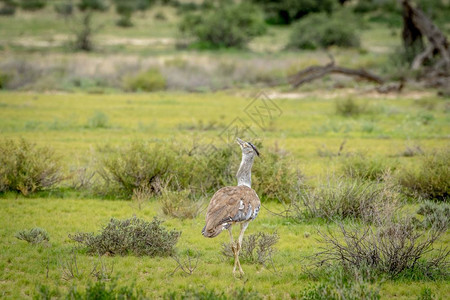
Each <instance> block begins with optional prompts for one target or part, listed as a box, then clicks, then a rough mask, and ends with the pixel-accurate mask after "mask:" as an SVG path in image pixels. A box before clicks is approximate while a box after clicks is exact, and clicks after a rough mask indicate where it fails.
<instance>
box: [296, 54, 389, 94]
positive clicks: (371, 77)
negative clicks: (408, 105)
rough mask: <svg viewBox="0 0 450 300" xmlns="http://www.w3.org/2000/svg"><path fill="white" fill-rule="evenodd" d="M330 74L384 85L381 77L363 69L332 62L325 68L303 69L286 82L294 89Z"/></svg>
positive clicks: (312, 67)
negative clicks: (337, 64)
mask: <svg viewBox="0 0 450 300" xmlns="http://www.w3.org/2000/svg"><path fill="white" fill-rule="evenodd" d="M330 73H335V74H343V75H348V76H354V77H359V78H362V79H365V80H368V81H372V82H376V83H378V84H383V83H384V80H383V79H382V78H381V77H379V76H377V75H375V74H373V73H370V72H368V71H366V70H364V69H350V68H345V67H341V66H336V65H335V63H334V60H333V61H332V62H331V63H329V64H327V65H325V66H311V67H308V68H306V69H303V70H301V71H299V72H298V73H296V74H294V75H292V76H289V78H288V81H289V83H290V84H291V85H292V86H293V87H294V88H296V87H299V86H300V85H302V84H304V83H307V82H311V81H313V80H316V79H319V78H321V77H323V76H325V75H327V74H330Z"/></svg>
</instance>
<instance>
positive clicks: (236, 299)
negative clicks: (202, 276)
mask: <svg viewBox="0 0 450 300" xmlns="http://www.w3.org/2000/svg"><path fill="white" fill-rule="evenodd" d="M163 299H167V300H178V299H180V300H181V299H192V300H194V299H202V300H257V299H264V298H263V296H262V295H260V294H258V293H257V292H253V291H251V290H247V289H245V288H242V289H238V288H237V289H235V290H232V291H230V292H227V293H225V292H219V291H216V290H215V289H210V288H202V289H192V288H188V289H185V290H183V291H182V292H174V291H168V292H166V293H165V294H164V296H163Z"/></svg>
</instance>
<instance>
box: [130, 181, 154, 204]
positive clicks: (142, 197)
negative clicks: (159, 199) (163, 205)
mask: <svg viewBox="0 0 450 300" xmlns="http://www.w3.org/2000/svg"><path fill="white" fill-rule="evenodd" d="M151 196H152V188H151V187H150V186H149V185H147V184H144V185H142V186H140V187H138V188H135V189H134V190H133V196H132V197H131V200H132V201H133V202H134V203H135V204H136V205H137V208H138V209H139V210H141V209H142V206H144V204H145V203H146V202H147V201H148V200H150V197H151Z"/></svg>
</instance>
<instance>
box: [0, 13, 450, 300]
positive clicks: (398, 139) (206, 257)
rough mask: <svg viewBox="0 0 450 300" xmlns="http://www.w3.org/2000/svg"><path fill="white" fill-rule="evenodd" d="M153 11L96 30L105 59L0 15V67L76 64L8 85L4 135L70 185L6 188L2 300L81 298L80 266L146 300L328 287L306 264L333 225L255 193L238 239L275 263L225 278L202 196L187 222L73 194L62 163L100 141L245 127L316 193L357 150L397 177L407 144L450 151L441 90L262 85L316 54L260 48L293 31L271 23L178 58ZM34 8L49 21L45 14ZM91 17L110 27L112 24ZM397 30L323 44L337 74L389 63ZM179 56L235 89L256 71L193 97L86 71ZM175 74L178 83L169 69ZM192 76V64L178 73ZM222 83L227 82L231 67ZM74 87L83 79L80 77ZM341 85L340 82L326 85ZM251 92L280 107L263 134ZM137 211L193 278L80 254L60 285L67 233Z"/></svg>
mask: <svg viewBox="0 0 450 300" xmlns="http://www.w3.org/2000/svg"><path fill="white" fill-rule="evenodd" d="M159 10H164V12H165V13H166V15H167V20H165V21H158V20H154V19H152V18H150V17H148V15H146V16H137V17H136V20H135V27H134V29H117V28H116V27H115V26H114V25H113V24H109V23H107V24H106V25H105V27H104V29H103V31H102V33H101V34H99V35H98V39H97V41H98V43H99V49H100V50H99V51H98V52H94V53H92V54H73V53H67V52H65V50H64V46H63V44H61V43H59V42H58V41H59V39H60V40H65V39H67V32H66V30H67V29H66V28H67V27H66V26H64V22H65V21H64V20H61V19H56V18H37V17H36V16H35V15H34V13H24V12H21V13H20V14H19V15H18V16H16V17H15V18H14V19H6V18H0V36H1V43H2V49H1V53H2V56H3V58H2V59H1V61H0V63H3V64H4V65H8V62H9V63H10V62H15V61H21V62H24V64H31V65H33V64H34V63H36V64H38V63H39V62H42V64H43V65H45V63H46V62H47V63H49V64H50V63H51V62H55V61H64V62H66V64H65V67H67V66H69V67H67V69H68V70H69V71H68V72H70V70H72V71H73V72H74V73H77V71H76V70H79V72H78V73H77V74H76V75H74V76H72V77H71V75H70V74H69V75H67V76H65V77H64V78H69V79H67V80H62V81H61V80H59V78H58V73H54V72H48V73H45V72H41V73H38V74H39V75H36V76H42V77H43V78H45V79H46V80H41V81H37V80H35V79H33V80H31V79H30V84H28V83H26V84H23V83H17V84H18V85H20V86H21V88H19V91H2V92H1V93H0V133H1V138H2V139H5V138H12V139H19V138H24V139H25V140H28V141H31V142H34V143H36V144H37V145H38V146H50V147H52V148H53V149H55V151H56V154H57V155H59V156H60V157H61V158H62V161H63V165H64V166H65V169H64V174H65V176H66V179H65V180H64V181H63V182H61V183H60V184H59V186H58V187H57V188H54V189H51V190H49V191H44V192H40V193H37V194H33V195H30V196H26V197H25V196H23V195H21V194H17V193H11V192H9V193H5V194H2V197H1V199H0V206H1V209H0V239H1V243H0V297H2V298H17V299H18V298H31V297H33V296H35V295H36V294H37V293H38V289H39V287H40V286H42V285H45V286H47V287H48V288H49V289H51V290H58V291H59V295H63V294H64V292H65V291H67V290H69V289H70V288H71V287H73V286H76V287H77V288H78V289H82V288H83V287H85V286H86V285H88V283H90V282H93V281H94V280H95V278H94V277H93V276H92V274H91V271H92V269H93V267H94V266H95V265H96V264H97V265H98V264H99V261H100V260H101V261H103V263H105V264H106V265H107V266H111V265H113V270H112V271H111V276H112V277H115V278H117V284H118V285H119V286H122V285H133V284H134V285H135V286H136V287H138V288H140V289H142V290H143V291H144V293H145V294H146V296H148V297H150V298H159V297H163V296H164V295H167V292H170V291H173V292H180V293H181V292H183V291H185V290H186V289H190V288H191V289H194V290H205V289H206V290H210V289H214V290H215V291H218V292H222V291H223V292H225V293H226V294H229V293H232V292H233V291H235V290H236V289H238V290H239V289H242V288H245V289H246V290H251V291H255V292H257V293H259V294H260V295H262V296H263V297H265V298H270V299H278V298H300V297H301V295H302V292H303V291H304V290H305V289H307V288H309V287H311V286H315V285H317V284H319V283H320V282H321V281H324V280H325V279H326V277H327V273H326V272H327V271H326V270H316V272H317V273H316V274H315V275H316V276H311V274H310V273H311V271H310V270H309V271H307V269H308V265H309V264H310V263H311V262H310V261H309V258H308V256H309V255H312V254H314V253H316V252H317V251H319V249H320V248H319V247H320V246H321V243H320V236H319V235H318V233H317V230H321V231H325V230H327V229H330V230H331V231H336V230H337V225H336V224H335V223H334V222H327V221H325V220H323V219H320V218H312V219H304V220H293V219H290V218H283V217H281V216H279V215H275V214H273V212H281V211H283V210H284V209H285V206H283V205H282V204H280V203H278V202H277V201H276V200H270V201H264V200H265V199H263V204H264V207H263V208H262V209H261V212H260V214H259V216H258V217H257V219H256V220H255V221H253V222H252V223H251V224H250V226H249V229H248V230H247V235H249V234H252V233H256V232H260V231H262V232H267V233H274V232H277V234H278V235H279V237H280V239H279V242H278V243H277V244H276V245H275V248H276V252H275V254H274V255H273V257H272V259H273V264H270V265H266V266H262V265H258V264H249V263H245V262H244V263H243V268H244V271H245V272H246V275H245V277H244V278H243V279H236V278H234V277H233V276H232V273H231V271H232V267H233V265H232V261H231V260H229V259H226V258H224V256H223V255H222V254H221V250H222V243H226V242H228V241H229V238H228V234H226V233H222V234H221V235H219V236H218V237H217V238H215V239H205V238H204V237H203V236H202V235H201V229H202V228H203V225H204V214H205V209H206V206H207V203H206V202H205V203H203V205H202V211H201V213H200V214H199V215H198V216H197V217H195V218H193V219H184V220H181V219H177V218H171V217H168V216H166V215H164V214H163V213H162V207H161V203H160V201H159V198H158V197H152V198H151V199H150V200H149V201H146V202H145V203H144V204H143V206H142V207H141V208H138V206H137V204H136V203H135V202H134V201H129V199H115V200H109V199H104V198H102V197H100V196H98V195H96V194H95V193H88V194H86V193H83V192H80V191H78V190H76V189H73V188H71V187H72V181H73V180H74V179H73V176H71V174H72V173H73V170H76V169H78V168H80V167H84V166H88V167H89V168H90V167H92V168H94V166H95V164H96V163H97V160H98V155H99V154H98V153H99V152H101V151H99V150H98V149H100V148H105V147H117V146H119V147H123V146H127V145H130V144H131V143H133V142H135V141H145V142H148V143H149V145H153V144H161V143H164V144H171V145H175V144H178V145H184V146H187V147H189V146H190V145H193V144H195V143H203V144H209V143H212V144H214V145H221V144H223V140H222V139H221V137H223V132H224V131H225V132H227V129H229V128H230V127H229V126H230V124H232V122H233V121H234V120H235V119H236V118H240V120H242V121H243V122H244V123H245V124H247V125H249V126H250V127H251V129H252V131H253V134H252V135H250V137H251V138H253V139H254V140H256V141H258V142H259V143H260V144H262V145H263V148H262V149H261V153H262V155H261V158H257V159H256V160H255V164H259V163H261V161H263V160H264V159H265V158H264V154H265V151H264V150H265V149H269V148H278V149H284V150H286V151H287V152H289V153H291V155H292V157H293V158H295V161H296V164H297V165H296V166H295V167H296V168H298V169H299V170H300V171H301V173H302V175H303V177H302V178H303V180H304V182H305V183H306V184H308V185H311V186H317V185H321V184H323V183H324V182H325V181H326V180H327V177H328V176H330V175H332V174H339V175H340V172H341V168H342V165H343V164H344V162H345V160H346V159H347V156H348V155H352V154H355V153H364V155H365V156H366V157H368V158H381V159H382V160H383V161H384V162H385V163H386V164H387V165H392V166H394V165H395V166H397V167H396V168H397V169H401V168H406V167H414V166H415V165H420V162H421V161H422V160H423V156H422V155H419V154H418V155H413V156H409V155H404V153H405V150H406V149H407V148H414V147H416V148H417V147H420V149H421V152H423V153H433V152H434V151H448V149H449V141H448V137H449V132H450V123H449V111H450V107H449V103H448V99H445V98H442V97H439V96H437V95H436V91H435V90H433V89H424V88H418V87H415V86H407V87H406V88H405V90H404V91H403V92H402V93H400V94H395V93H394V94H387V95H383V94H378V93H376V92H375V91H373V89H372V87H371V86H370V85H366V84H364V83H360V82H358V83H354V82H353V81H351V80H350V81H349V80H346V79H343V78H341V77H337V78H326V79H325V80H323V81H319V82H317V83H313V84H311V85H309V86H306V87H303V88H301V89H298V90H291V89H290V88H289V87H287V86H282V87H274V88H271V87H267V86H264V85H261V82H266V81H269V82H271V80H272V79H273V78H272V77H271V73H272V72H275V73H277V75H276V76H275V78H280V77H282V76H284V75H286V74H290V73H292V72H293V70H292V68H294V69H298V68H301V67H305V66H308V65H310V64H312V63H314V62H317V63H319V62H325V61H327V56H326V54H325V53H316V52H308V51H302V52H288V51H286V52H275V53H271V51H278V50H280V49H281V48H282V47H278V46H277V45H280V44H283V41H284V40H286V37H287V34H288V32H287V31H288V29H287V28H278V27H273V28H270V29H269V33H268V34H266V35H265V36H263V37H260V38H257V39H256V40H254V41H253V42H252V43H251V45H250V49H251V50H241V51H234V50H232V51H219V53H213V52H208V51H205V52H194V51H189V50H183V51H180V50H176V49H175V47H174V43H175V42H174V38H175V36H176V26H175V25H174V22H175V21H174V20H176V15H175V14H174V12H172V11H170V10H168V9H167V8H159V7H157V8H155V9H153V10H151V12H148V13H147V14H149V15H151V14H153V13H155V12H157V11H159ZM166 10H167V11H166ZM45 13H46V14H48V15H51V11H50V10H49V11H45ZM100 18H105V19H106V20H109V19H110V18H111V16H109V17H108V18H107V17H105V16H103V15H102V16H101V17H100ZM99 21H101V22H102V21H103V20H101V19H100V20H99ZM101 22H100V23H101ZM104 22H106V21H104ZM398 35H399V30H395V29H389V28H387V27H383V26H376V27H374V28H369V29H366V30H365V31H364V32H363V34H362V46H361V47H362V49H365V50H364V51H361V50H341V49H332V52H333V54H334V56H335V59H336V60H337V61H338V62H339V63H341V64H343V65H347V66H354V67H368V68H370V67H371V66H373V65H376V64H380V63H383V62H387V61H389V59H390V58H389V55H388V54H389V51H392V50H393V49H395V47H398V46H399V44H400V41H399V38H398ZM132 39H133V41H135V43H133V42H132V41H131V40H132ZM42 41H44V42H42ZM45 41H47V42H45ZM274 45H275V46H274ZM130 62H131V63H130ZM184 62H186V64H188V65H189V64H199V66H198V68H199V69H202V68H204V69H208V66H210V64H212V66H213V67H214V66H216V65H220V68H224V66H229V65H230V64H233V67H232V68H233V71H232V72H231V71H230V72H231V73H230V74H233V76H236V80H239V79H240V78H242V77H246V76H248V77H251V78H256V79H255V80H254V82H252V81H251V80H249V81H250V83H255V85H250V83H249V84H248V85H249V86H246V84H244V86H239V87H238V88H236V87H234V88H229V89H227V90H222V91H215V85H214V82H212V83H211V81H205V82H204V81H202V82H200V83H197V82H196V81H195V80H194V81H195V82H193V83H192V84H195V85H196V86H197V87H198V88H195V89H193V90H194V92H186V90H190V89H185V88H184V86H183V85H182V84H181V83H179V82H178V81H175V82H173V83H172V84H173V85H172V87H173V91H160V92H154V93H143V92H140V93H124V92H123V91H120V90H118V89H117V88H114V84H111V85H107V87H105V86H104V85H102V84H99V83H98V81H96V78H95V76H96V74H97V73H105V74H107V73H110V72H114V70H117V65H120V64H122V63H130V64H132V65H133V66H134V67H133V68H135V69H141V68H144V67H143V65H144V66H154V65H158V66H165V65H166V66H167V65H169V66H170V65H171V64H176V65H178V64H184ZM246 62H247V63H248V62H250V63H248V64H249V65H246V67H245V68H250V70H249V71H248V73H246V75H245V76H243V75H241V74H238V73H239V72H238V71H234V70H235V69H238V70H239V66H240V65H241V64H245V63H246ZM252 63H253V64H254V65H255V66H256V67H255V68H254V69H251V65H252ZM80 64H81V65H80ZM90 64H91V65H90ZM136 65H137V66H136ZM292 66H294V67H292ZM39 70H43V68H41V69H39ZM208 70H209V69H208ZM174 72H175V73H176V72H179V71H174ZM199 72H203V71H199ZM205 72H206V71H205ZM264 72H267V73H268V74H269V75H267V74H264ZM175 73H174V74H173V76H174V77H176V76H180V75H179V74H175ZM191 73H192V69H189V71H187V72H186V73H182V75H183V74H184V75H186V74H187V75H189V74H191ZM48 74H49V75H48ZM55 74H56V75H55ZM213 74H216V73H214V72H213ZM255 74H256V75H261V77H262V78H259V77H258V76H256V75H255ZM47 75H48V76H47ZM166 75H167V74H166ZM168 76H170V74H169V75H168ZM214 76H215V75H214ZM217 76H220V77H219V78H222V77H227V75H226V74H225V75H223V74H219V75H217ZM230 76H231V75H230ZM112 77H114V75H112ZM80 78H81V79H83V78H84V79H83V80H81V81H80ZM181 78H183V76H181ZM111 80H112V82H114V80H116V79H115V78H112V79H111ZM186 80H187V81H188V82H189V79H186ZM169 81H170V80H169ZM36 82H37V83H36ZM336 82H338V83H339V85H340V86H343V87H344V88H340V89H336ZM119 85H120V84H119ZM230 85H231V84H230ZM260 85H261V86H260ZM111 86H113V87H111ZM180 86H181V88H180ZM49 87H50V88H49ZM55 87H56V88H55ZM221 87H223V86H221ZM225 87H226V86H225ZM178 88H180V90H177V89H178ZM169 89H170V86H169ZM261 91H263V92H264V93H265V95H267V96H268V97H269V98H270V99H271V101H273V103H275V104H276V106H277V107H278V108H279V114H277V115H276V116H274V117H273V118H271V120H270V122H268V123H267V124H266V126H264V128H261V127H259V126H258V124H255V120H252V119H251V118H249V116H248V115H247V114H246V112H245V108H246V107H247V105H249V104H250V103H251V102H252V101H253V100H254V99H255V98H254V97H255V95H258V93H260V92H261ZM257 101H258V98H257ZM349 103H350V106H352V105H353V106H354V107H358V109H360V111H358V112H355V111H353V112H352V113H350V115H347V116H346V115H345V113H344V114H342V113H339V107H342V105H343V104H349ZM358 109H357V110H358ZM266 121H267V119H266ZM342 145H343V146H342ZM341 146H342V147H343V148H342V149H341V150H339V149H340V147H341ZM236 147H237V145H236ZM338 152H340V155H339V156H337V153H338ZM205 155H207V153H205ZM236 168H237V166H236ZM257 192H258V191H257ZM109 198H111V197H109ZM419 205H420V202H419V201H418V200H417V199H413V198H412V199H411V198H410V199H408V201H407V203H406V204H405V205H404V206H403V208H402V212H409V213H411V214H413V215H415V211H416V210H417V208H418V207H419ZM134 215H135V216H137V217H139V218H142V219H145V220H148V221H150V220H152V219H153V217H154V216H158V217H159V218H161V219H163V220H165V223H164V225H165V226H166V227H168V228H170V229H176V230H179V231H182V234H181V237H180V239H179V241H178V243H177V244H176V253H177V255H178V256H179V257H181V258H183V257H186V255H188V254H189V253H197V254H198V259H199V262H198V266H197V268H196V269H195V271H194V272H193V274H191V275H186V274H185V273H183V272H181V271H180V270H178V271H176V272H175V273H173V271H174V270H175V268H176V267H177V263H176V262H175V260H174V259H172V258H170V257H152V258H151V257H146V256H143V257H136V256H133V255H127V256H113V257H110V256H103V257H102V258H99V257H96V256H95V255H94V256H91V255H88V254H86V253H85V252H84V251H83V250H82V249H81V250H80V249H77V250H75V254H76V257H77V258H76V259H77V263H78V270H79V272H78V273H79V274H78V275H77V276H75V278H67V276H64V272H65V271H64V269H65V267H64V264H65V263H66V262H67V261H68V260H69V259H70V257H71V255H73V253H74V252H73V248H74V247H75V246H77V245H76V244H75V243H74V242H73V241H72V240H70V239H69V238H68V235H69V234H74V233H77V232H98V231H99V230H100V228H101V227H102V226H104V225H106V224H107V223H108V221H109V220H110V219H111V218H113V217H114V218H119V219H125V218H130V217H132V216H134ZM353 222H356V223H358V222H359V221H350V220H345V221H344V223H345V224H347V223H353ZM33 227H40V228H44V229H45V230H47V232H48V233H49V236H50V241H49V243H45V244H40V245H30V244H28V243H26V242H24V241H21V240H18V239H16V238H15V234H16V233H17V232H18V231H20V230H23V229H29V228H33ZM235 232H237V230H235ZM449 243H450V235H449V233H448V232H446V233H444V234H443V236H442V237H441V238H440V239H439V241H438V242H437V243H436V245H435V247H436V248H439V247H448V246H449ZM369 285H370V286H371V287H373V288H374V289H379V291H380V295H381V297H382V298H383V299H391V298H395V299H416V298H417V296H418V295H419V294H421V292H422V291H423V289H424V288H429V289H431V291H432V292H433V294H434V295H435V296H436V297H438V298H440V299H445V298H447V297H448V291H449V290H450V284H449V281H448V276H447V277H439V278H437V279H434V280H431V279H427V278H421V279H414V278H410V277H407V276H403V277H401V278H394V279H389V278H378V279H376V280H375V281H373V282H371V283H370V284H369Z"/></svg>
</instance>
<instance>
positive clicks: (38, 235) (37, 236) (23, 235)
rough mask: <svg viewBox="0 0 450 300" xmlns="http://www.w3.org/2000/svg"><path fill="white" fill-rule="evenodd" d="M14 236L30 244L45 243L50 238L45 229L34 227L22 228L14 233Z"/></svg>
mask: <svg viewBox="0 0 450 300" xmlns="http://www.w3.org/2000/svg"><path fill="white" fill-rule="evenodd" d="M16 238H18V239H19V240H23V241H26V242H28V243H30V244H40V243H44V242H45V243H46V242H48V241H49V240H50V236H49V235H48V232H47V231H46V230H45V229H42V228H39V227H34V228H31V229H29V230H22V231H19V232H17V233H16Z"/></svg>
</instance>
